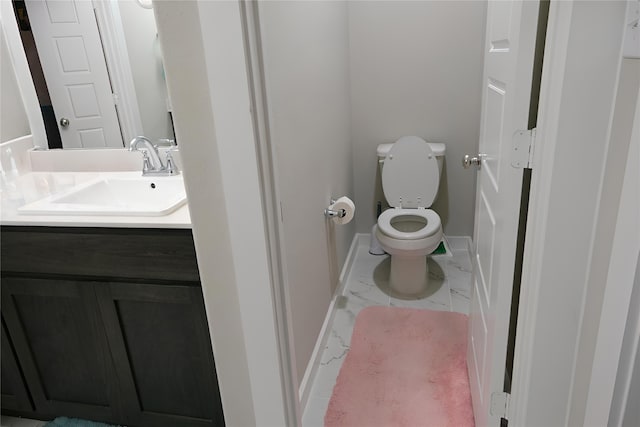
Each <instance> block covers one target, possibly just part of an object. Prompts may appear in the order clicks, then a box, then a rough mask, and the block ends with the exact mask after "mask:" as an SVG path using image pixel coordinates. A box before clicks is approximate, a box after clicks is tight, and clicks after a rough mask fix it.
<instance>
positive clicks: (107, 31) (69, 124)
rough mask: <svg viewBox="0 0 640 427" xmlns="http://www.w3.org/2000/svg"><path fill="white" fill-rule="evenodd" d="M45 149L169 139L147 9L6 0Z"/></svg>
mask: <svg viewBox="0 0 640 427" xmlns="http://www.w3.org/2000/svg"><path fill="white" fill-rule="evenodd" d="M13 6H14V12H15V16H16V20H17V23H18V28H19V30H20V37H21V39H22V44H23V46H24V51H25V53H26V56H27V60H28V62H29V69H30V71H31V77H32V79H33V83H34V86H35V88H36V93H37V97H38V102H39V104H40V111H41V112H42V117H43V121H44V125H45V131H46V134H47V140H48V145H49V148H110V147H113V148H123V147H125V146H128V143H129V141H130V140H131V139H132V138H133V137H135V136H137V135H145V136H147V137H148V138H149V139H151V140H152V141H157V140H160V139H175V137H174V132H173V121H172V117H171V104H170V102H169V99H168V93H167V89H166V83H165V76H164V68H163V64H162V55H161V49H160V45H159V40H158V37H157V29H156V23H155V17H154V14H153V10H152V9H149V8H147V7H143V5H141V4H140V2H139V1H138V0H100V1H93V2H88V1H85V0H13Z"/></svg>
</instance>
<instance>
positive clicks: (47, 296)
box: [2, 277, 116, 421]
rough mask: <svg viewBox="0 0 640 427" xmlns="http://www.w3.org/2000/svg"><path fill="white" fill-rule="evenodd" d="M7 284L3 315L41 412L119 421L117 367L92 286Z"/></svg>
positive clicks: (11, 280) (48, 282)
mask: <svg viewBox="0 0 640 427" xmlns="http://www.w3.org/2000/svg"><path fill="white" fill-rule="evenodd" d="M2 281H3V283H2V312H3V315H4V317H5V320H6V323H7V328H8V330H9V333H10V335H11V337H12V340H13V343H14V345H15V350H16V353H17V356H18V359H19V360H20V362H21V365H22V368H23V370H24V375H25V378H26V381H27V383H28V386H29V390H30V391H31V394H32V397H33V400H34V404H35V407H36V411H38V412H40V413H44V414H54V415H68V416H78V417H89V418H91V419H96V420H106V421H111V420H115V419H116V418H115V413H114V409H113V406H114V405H113V402H114V401H115V390H114V388H113V384H112V379H113V367H112V363H111V359H110V357H109V352H108V349H107V346H106V340H105V339H104V332H103V329H102V328H101V326H100V323H99V318H98V316H97V313H98V307H97V303H96V300H95V295H94V293H93V288H92V285H91V284H90V283H85V284H82V283H80V282H74V281H66V280H48V279H30V278H29V279H27V278H14V277H3V279H2Z"/></svg>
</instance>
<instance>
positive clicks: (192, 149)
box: [154, 1, 293, 426]
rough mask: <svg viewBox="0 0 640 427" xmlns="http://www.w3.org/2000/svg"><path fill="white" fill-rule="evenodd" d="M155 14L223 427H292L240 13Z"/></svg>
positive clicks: (173, 6)
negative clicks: (285, 393) (284, 387)
mask: <svg viewBox="0 0 640 427" xmlns="http://www.w3.org/2000/svg"><path fill="white" fill-rule="evenodd" d="M154 12H155V15H156V18H157V22H158V30H159V33H160V37H161V40H162V42H163V49H164V50H165V64H166V69H167V81H168V88H169V91H170V93H171V97H172V101H173V106H174V111H175V119H176V133H177V137H178V138H180V141H181V148H180V153H181V156H182V162H183V165H184V170H183V174H184V181H185V186H186V190H187V197H188V199H189V211H190V213H191V220H192V224H193V234H194V240H195V246H196V254H197V257H198V268H199V271H200V278H201V282H202V290H203V295H204V300H205V306H206V310H207V320H208V322H209V330H210V333H211V339H212V344H213V351H214V355H215V361H216V370H217V374H218V382H219V385H220V392H221V397H222V404H223V408H224V416H225V421H226V424H227V425H229V426H252V425H265V426H284V425H293V423H292V422H288V421H287V419H286V416H285V411H284V406H285V405H286V403H285V402H284V399H283V394H282V393H281V390H282V389H281V385H282V382H281V381H282V375H283V374H282V369H283V367H282V365H281V364H280V363H279V360H280V359H279V351H278V338H277V335H276V331H275V317H276V313H275V312H274V310H273V304H274V302H273V289H272V283H271V281H270V274H269V262H268V258H269V254H268V252H267V244H266V242H265V238H266V230H265V224H264V215H263V204H262V200H261V193H260V181H259V175H258V168H257V159H256V141H255V136H254V134H253V123H252V119H253V117H252V114H251V110H250V104H251V103H250V94H249V87H248V78H247V67H246V58H245V56H244V49H243V32H242V23H241V18H240V5H239V4H238V2H237V1H225V2H213V1H209V2H192V1H189V2H185V1H158V2H155V3H154ZM185 64H188V66H185Z"/></svg>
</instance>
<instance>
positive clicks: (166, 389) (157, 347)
mask: <svg viewBox="0 0 640 427" xmlns="http://www.w3.org/2000/svg"><path fill="white" fill-rule="evenodd" d="M201 292H202V291H201V289H200V288H197V287H189V286H167V285H165V286H154V285H145V284H131V283H109V284H105V285H104V286H97V287H96V293H97V295H98V300H99V303H100V309H101V311H102V315H103V319H104V322H105V325H106V328H107V334H108V337H109V343H110V346H111V351H112V354H113V356H114V360H115V363H116V369H117V371H118V376H119V378H121V379H124V381H123V383H124V384H123V387H125V388H126V396H125V401H126V403H127V405H128V406H130V407H129V408H127V412H128V415H129V416H132V417H133V418H132V419H133V420H134V421H132V424H134V425H139V426H154V427H156V426H176V425H180V426H185V427H187V426H218V425H223V424H224V421H223V417H222V407H221V403H220V395H219V392H218V386H217V378H216V375H215V367H214V366H215V365H214V361H213V353H212V350H211V344H210V341H209V333H208V329H207V323H206V318H205V315H204V306H203V302H202V293H201Z"/></svg>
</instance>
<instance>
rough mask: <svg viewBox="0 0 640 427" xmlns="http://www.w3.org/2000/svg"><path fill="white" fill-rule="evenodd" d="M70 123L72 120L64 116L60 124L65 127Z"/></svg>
mask: <svg viewBox="0 0 640 427" xmlns="http://www.w3.org/2000/svg"><path fill="white" fill-rule="evenodd" d="M69 123H71V122H70V121H69V119H67V118H66V117H63V118H61V119H60V126H62V127H63V128H66V127H67V126H69Z"/></svg>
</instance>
